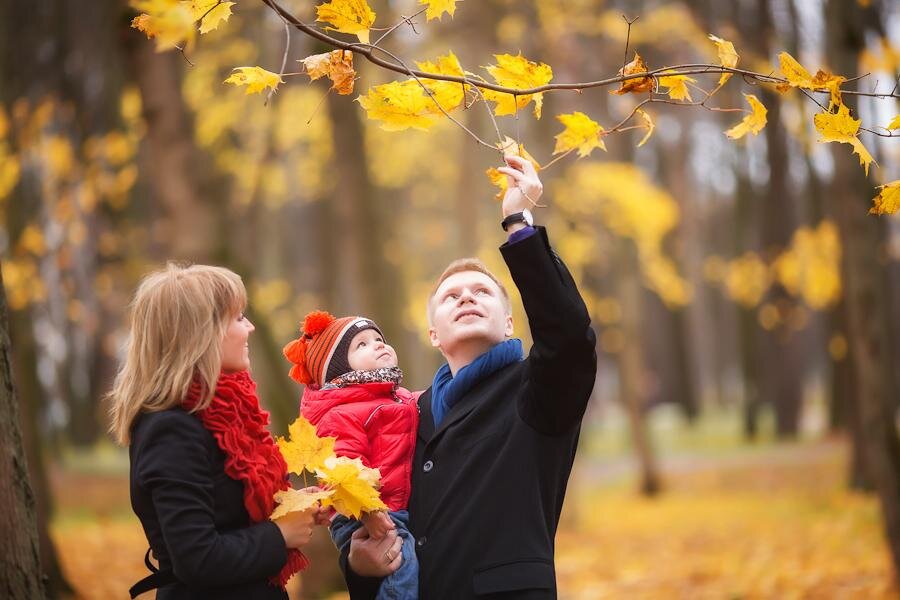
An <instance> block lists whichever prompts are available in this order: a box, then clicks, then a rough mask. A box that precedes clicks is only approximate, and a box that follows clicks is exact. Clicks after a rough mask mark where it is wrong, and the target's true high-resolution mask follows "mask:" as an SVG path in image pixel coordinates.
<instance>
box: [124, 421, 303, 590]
mask: <svg viewBox="0 0 900 600" xmlns="http://www.w3.org/2000/svg"><path fill="white" fill-rule="evenodd" d="M141 438H142V439H141V441H140V444H141V447H140V454H139V455H138V457H137V461H136V463H135V465H134V468H135V469H136V472H137V478H138V479H137V482H138V485H140V486H141V487H143V488H144V489H145V490H147V491H148V492H149V494H150V497H151V499H152V502H153V507H154V509H155V510H156V516H157V518H158V520H159V525H160V529H161V531H162V535H163V539H164V540H165V544H166V548H167V550H168V553H169V557H170V559H171V561H172V568H173V570H174V571H175V576H176V577H177V578H178V579H179V580H180V581H182V582H183V583H185V584H186V585H188V586H189V587H198V588H205V587H213V586H225V585H237V584H242V583H249V582H252V581H259V580H264V579H266V578H268V577H271V576H273V575H275V574H277V573H278V572H279V571H280V570H281V568H282V567H283V566H284V564H285V562H286V561H287V548H286V547H285V544H284V537H283V536H282V535H281V530H280V529H278V526H277V525H275V524H274V523H272V522H271V521H265V522H263V523H257V524H255V525H251V526H250V527H247V528H244V529H239V530H235V531H228V532H219V531H217V530H216V526H215V520H214V510H215V506H214V501H213V478H214V477H215V475H216V474H215V473H213V471H212V467H211V464H210V455H209V449H208V447H207V446H206V444H205V440H208V439H211V436H210V434H209V433H208V432H207V431H206V430H205V429H204V428H203V425H202V424H201V423H200V422H199V421H197V420H196V419H195V418H193V417H191V416H190V415H187V414H178V413H169V414H165V413H159V418H155V419H153V421H152V422H151V423H148V424H147V427H146V429H145V431H143V432H142V436H141ZM220 476H226V475H225V474H224V472H223V473H221V474H220Z"/></svg>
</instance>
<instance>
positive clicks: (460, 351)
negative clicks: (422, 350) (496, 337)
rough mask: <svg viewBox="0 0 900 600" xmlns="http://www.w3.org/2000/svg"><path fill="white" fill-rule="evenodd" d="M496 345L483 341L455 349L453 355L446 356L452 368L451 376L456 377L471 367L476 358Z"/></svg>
mask: <svg viewBox="0 0 900 600" xmlns="http://www.w3.org/2000/svg"><path fill="white" fill-rule="evenodd" d="M496 345H497V344H492V343H490V342H485V341H482V340H473V341H471V342H468V343H462V344H460V345H459V346H458V347H456V348H454V349H453V353H452V354H444V358H446V359H447V365H448V366H449V367H450V374H451V375H453V376H454V377H456V374H457V373H458V372H459V370H460V369H462V368H463V367H467V366H469V365H470V364H472V363H473V362H474V361H475V359H476V358H478V357H479V356H481V355H482V354H484V353H485V352H487V351H488V350H490V349H491V348H493V347H494V346H496Z"/></svg>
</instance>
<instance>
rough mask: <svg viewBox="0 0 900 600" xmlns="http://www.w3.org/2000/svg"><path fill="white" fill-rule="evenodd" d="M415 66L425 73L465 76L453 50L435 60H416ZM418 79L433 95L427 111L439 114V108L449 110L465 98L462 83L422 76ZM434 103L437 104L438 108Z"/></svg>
mask: <svg viewBox="0 0 900 600" xmlns="http://www.w3.org/2000/svg"><path fill="white" fill-rule="evenodd" d="M416 66H418V67H419V69H421V70H422V71H425V72H426V73H434V74H435V75H454V76H457V77H463V76H465V73H464V72H463V68H462V65H460V64H459V59H458V58H456V55H455V54H453V52H449V53H448V54H445V55H444V56H439V57H438V58H437V60H436V61H430V60H426V61H422V62H418V61H417V62H416ZM420 79H421V80H422V83H423V84H424V85H425V87H426V88H428V91H430V92H431V95H432V97H433V101H432V102H431V103H430V104H429V106H430V108H429V112H431V113H432V114H441V108H443V109H444V110H445V111H447V112H450V111H451V110H453V109H455V108H457V107H458V106H459V105H460V104H462V102H463V100H464V99H465V95H466V94H465V90H464V89H463V84H460V83H455V82H453V81H441V80H439V79H427V78H424V77H423V78H420ZM435 103H437V104H439V105H440V108H438V106H437V105H436V104H435Z"/></svg>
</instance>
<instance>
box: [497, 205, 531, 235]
mask: <svg viewBox="0 0 900 600" xmlns="http://www.w3.org/2000/svg"><path fill="white" fill-rule="evenodd" d="M513 223H525V224H526V225H527V226H529V227H531V226H532V225H534V217H533V216H532V215H531V211H530V210H528V209H527V208H526V209H524V210H522V212H517V213H513V214H511V215H509V216H508V217H506V218H505V219H503V220H502V221H500V227H502V228H503V231H507V230H508V229H509V226H510V225H512V224H513Z"/></svg>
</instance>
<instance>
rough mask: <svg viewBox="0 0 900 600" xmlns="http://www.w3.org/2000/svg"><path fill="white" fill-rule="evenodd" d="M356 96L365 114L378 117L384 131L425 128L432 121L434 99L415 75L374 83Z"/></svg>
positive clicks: (432, 122)
mask: <svg viewBox="0 0 900 600" xmlns="http://www.w3.org/2000/svg"><path fill="white" fill-rule="evenodd" d="M356 100H357V102H359V104H360V106H362V107H363V108H364V109H365V110H366V116H367V117H368V118H370V119H372V120H374V121H381V128H382V129H384V130H385V131H403V130H404V129H409V128H410V127H412V128H414V129H420V130H422V131H427V130H428V129H429V128H430V127H431V126H432V125H434V124H435V116H434V114H433V113H432V111H431V109H432V107H433V106H434V102H433V101H432V100H431V98H429V97H428V95H427V94H426V93H425V91H424V90H423V89H422V86H421V85H419V83H418V82H417V81H416V80H415V79H407V80H406V81H391V82H389V83H385V84H382V85H377V86H375V87H373V88H369V91H368V92H366V95H365V96H359V97H358V98H357V99H356Z"/></svg>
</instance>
